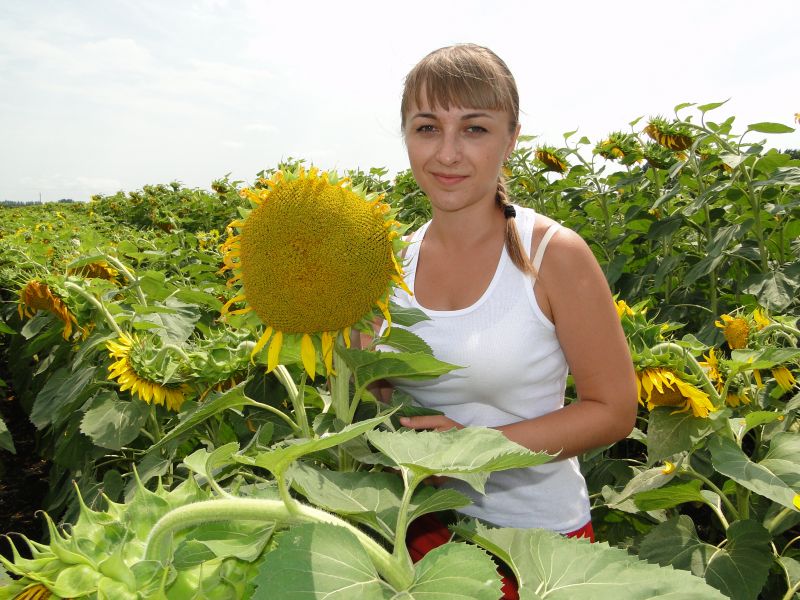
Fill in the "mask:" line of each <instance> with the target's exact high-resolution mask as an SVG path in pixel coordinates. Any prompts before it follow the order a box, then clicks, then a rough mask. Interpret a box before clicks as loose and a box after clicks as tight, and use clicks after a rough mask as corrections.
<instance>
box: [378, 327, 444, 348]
mask: <svg viewBox="0 0 800 600" xmlns="http://www.w3.org/2000/svg"><path fill="white" fill-rule="evenodd" d="M380 343H381V345H386V346H391V347H392V348H394V349H396V350H400V351H401V352H425V353H427V354H431V353H432V351H431V347H430V346H429V345H428V343H427V342H426V341H425V340H423V339H422V338H421V337H419V336H418V335H417V334H415V333H411V332H410V331H409V330H408V329H403V328H401V327H392V329H391V330H390V331H389V333H388V334H387V335H385V336H384V337H382V338H380Z"/></svg>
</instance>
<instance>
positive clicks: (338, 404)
mask: <svg viewBox="0 0 800 600" xmlns="http://www.w3.org/2000/svg"><path fill="white" fill-rule="evenodd" d="M339 343H340V342H339V341H337V342H336V344H337V346H338V344H339ZM333 369H334V371H336V375H331V376H330V380H331V405H332V406H333V412H334V414H335V415H336V418H337V419H339V420H340V421H342V422H344V424H345V425H349V424H350V422H351V420H350V375H351V372H350V367H348V366H347V363H346V362H345V361H344V359H343V358H342V357H341V355H340V354H339V353H338V352H336V351H335V350H334V353H333Z"/></svg>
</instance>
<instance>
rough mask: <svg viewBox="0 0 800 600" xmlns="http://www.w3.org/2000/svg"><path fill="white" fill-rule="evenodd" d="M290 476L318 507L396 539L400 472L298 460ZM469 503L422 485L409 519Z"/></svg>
mask: <svg viewBox="0 0 800 600" xmlns="http://www.w3.org/2000/svg"><path fill="white" fill-rule="evenodd" d="M287 477H288V478H289V479H291V480H292V481H293V487H295V489H297V490H299V491H300V493H302V494H303V495H304V496H305V497H306V498H308V499H309V500H310V501H311V502H312V503H313V504H314V505H316V506H318V507H319V508H322V509H324V510H328V511H331V512H335V513H337V514H340V515H346V516H347V517H348V518H349V519H351V520H354V521H357V522H359V523H363V524H365V525H367V526H369V527H371V528H372V529H373V530H375V531H376V532H378V533H380V534H381V535H382V536H383V537H385V538H386V539H387V540H389V541H394V532H395V529H396V527H397V515H398V513H399V510H400V503H401V499H402V496H403V489H404V488H403V481H402V479H401V478H400V477H399V476H398V475H396V474H394V473H387V472H370V471H359V472H354V473H344V472H339V471H329V470H323V469H316V468H314V467H312V466H310V465H306V464H304V463H299V462H298V463H295V464H293V465H292V466H291V467H290V469H289V470H288V471H287ZM469 503H470V500H469V498H467V497H466V496H464V495H463V494H460V493H459V492H457V491H455V490H449V489H444V490H437V489H436V488H433V487H430V486H422V487H420V488H419V489H418V490H417V492H416V493H415V494H414V497H413V498H412V499H411V504H410V506H409V514H410V517H409V519H410V520H413V519H414V518H416V517H419V516H421V515H423V514H426V513H429V512H436V511H440V510H449V509H454V508H460V507H462V506H466V505H467V504H469Z"/></svg>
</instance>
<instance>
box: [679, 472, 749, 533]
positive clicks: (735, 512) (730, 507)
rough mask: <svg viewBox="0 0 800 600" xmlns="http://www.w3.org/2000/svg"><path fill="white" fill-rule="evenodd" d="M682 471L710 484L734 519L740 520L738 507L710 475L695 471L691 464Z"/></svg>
mask: <svg viewBox="0 0 800 600" xmlns="http://www.w3.org/2000/svg"><path fill="white" fill-rule="evenodd" d="M682 472H683V473H686V474H687V475H689V476H691V477H694V478H695V479H699V480H700V481H702V482H703V483H704V484H705V485H706V486H708V487H709V488H710V489H711V491H712V492H714V493H715V494H717V496H719V498H720V500H721V501H722V503H723V504H724V505H725V507H726V508H727V509H728V510H729V511H730V513H731V515H733V520H734V521H738V520H739V511H738V510H736V507H735V506H734V505H733V503H732V502H731V501H730V499H729V498H728V497H727V496H726V495H725V494H724V493H722V490H721V489H719V487H717V485H716V484H715V483H714V482H713V481H711V480H710V479H709V478H708V477H706V476H705V475H703V474H702V473H698V472H697V471H695V470H694V469H692V468H691V467H689V466H686V467H684V468H683V470H682ZM726 529H727V526H726Z"/></svg>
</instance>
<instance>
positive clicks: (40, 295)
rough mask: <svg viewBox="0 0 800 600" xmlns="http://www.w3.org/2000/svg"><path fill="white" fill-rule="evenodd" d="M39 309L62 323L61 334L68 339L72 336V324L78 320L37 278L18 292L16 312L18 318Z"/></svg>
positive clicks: (29, 314) (34, 312)
mask: <svg viewBox="0 0 800 600" xmlns="http://www.w3.org/2000/svg"><path fill="white" fill-rule="evenodd" d="M39 310H46V311H48V312H51V313H53V314H54V315H55V316H56V317H58V318H59V319H60V320H61V321H62V322H63V323H64V332H63V333H62V336H63V338H64V339H65V340H68V339H69V338H70V337H71V336H72V327H73V325H74V326H76V327H77V325H78V320H77V319H76V318H75V315H73V314H72V313H71V312H70V310H69V308H68V307H67V305H66V304H64V301H63V300H62V299H61V298H59V297H58V295H56V294H55V293H53V290H52V289H51V288H50V286H48V285H47V284H46V283H44V282H42V281H38V280H35V279H33V280H31V281H29V282H28V283H27V284H25V287H24V288H22V290H20V292H19V300H18V303H17V312H18V313H19V318H20V319H22V318H23V317H29V318H30V317H32V316H33V315H35V314H36V312H37V311H39Z"/></svg>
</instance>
